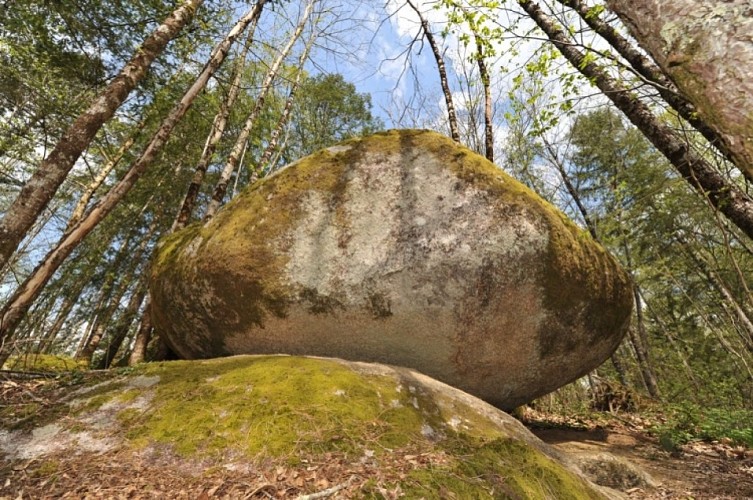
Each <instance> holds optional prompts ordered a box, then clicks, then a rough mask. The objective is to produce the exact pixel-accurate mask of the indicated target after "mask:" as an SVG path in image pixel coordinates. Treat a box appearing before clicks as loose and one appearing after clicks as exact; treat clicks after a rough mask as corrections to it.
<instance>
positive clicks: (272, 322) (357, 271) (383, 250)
mask: <svg viewBox="0 0 753 500" xmlns="http://www.w3.org/2000/svg"><path fill="white" fill-rule="evenodd" d="M151 296H152V301H153V303H152V315H153V322H154V325H155V328H156V329H157V331H158V332H159V334H160V335H161V336H162V337H163V338H164V339H165V340H166V341H167V343H168V344H169V346H170V347H171V348H172V349H173V350H174V351H175V352H176V353H177V354H178V355H179V356H182V357H184V358H187V359H195V358H212V357H218V356H227V355H234V354H251V353H253V354H272V353H285V354H300V355H316V356H330V357H338V358H344V359H349V360H355V361H369V362H381V363H387V364H392V365H398V366H405V367H409V368H413V369H415V370H418V371H420V372H422V373H425V374H426V375H429V376H432V377H434V378H437V379H439V380H441V381H443V382H445V383H448V384H450V385H452V386H455V387H457V388H460V389H462V390H464V391H467V392H469V393H471V394H473V395H475V396H478V397H480V398H482V399H484V400H486V401H487V402H490V403H492V404H494V405H496V406H498V407H500V408H503V409H510V408H513V407H515V406H517V405H520V404H522V403H525V402H527V401H530V400H532V399H534V398H536V397H538V396H541V395H543V394H546V393H548V392H550V391H552V390H554V389H556V388H558V387H560V386H562V385H565V384H567V383H569V382H571V381H573V380H575V379H577V378H578V377H580V376H582V375H584V374H586V373H587V372H589V371H590V370H592V369H593V368H595V367H597V366H599V365H600V364H601V363H602V362H603V361H604V360H605V359H606V358H608V357H609V355H610V354H611V353H612V352H613V351H614V349H615V348H616V347H617V345H618V344H619V342H620V340H621V339H622V337H623V334H624V333H625V330H626V328H627V326H628V322H629V318H630V315H631V307H632V293H631V283H630V280H629V278H628V275H627V274H626V273H625V272H624V271H623V270H622V269H621V268H620V266H619V265H618V264H617V262H616V261H615V260H614V258H612V257H611V256H610V255H609V254H608V253H607V252H606V251H605V250H604V249H603V248H602V247H601V246H599V245H598V244H597V243H595V242H594V241H593V240H592V239H591V238H590V237H589V235H588V233H586V232H584V231H582V230H581V229H579V228H578V227H577V226H576V225H575V224H573V223H572V222H571V221H569V220H568V219H567V218H566V217H565V216H564V215H563V214H562V213H560V212H559V211H558V210H557V209H555V208H554V207H552V206H551V205H549V204H548V203H547V202H545V201H544V200H542V199H541V198H540V197H539V196H537V195H536V194H535V193H533V192H532V191H530V190H529V189H527V188H526V187H524V186H523V185H521V184H520V183H518V182H516V181H515V180H513V179H512V178H511V177H509V176H508V175H506V174H505V173H504V172H503V171H502V170H500V169H499V168H498V167H496V166H495V165H493V164H492V163H490V162H488V161H487V160H486V159H484V158H483V157H481V156H480V155H477V154H476V153H473V152H472V151H470V150H468V149H466V148H464V147H462V146H459V145H458V144H456V143H454V142H452V141H451V140H450V139H448V138H446V137H444V136H441V135H439V134H437V133H434V132H429V131H418V130H400V131H389V132H384V133H380V134H376V135H373V136H370V137H367V138H364V139H356V140H351V141H348V142H344V143H342V144H340V145H337V146H334V147H331V148H328V149H325V150H322V151H319V152H317V153H315V154H313V155H311V156H308V157H306V158H303V159H302V160H299V161H297V162H295V163H293V164H291V165H289V166H288V167H286V168H284V169H282V170H280V171H279V172H277V173H276V174H274V175H272V176H270V177H268V178H266V179H263V180H261V181H259V182H257V183H255V184H253V185H252V186H250V187H249V188H248V189H247V190H246V191H245V192H244V193H243V194H241V195H240V196H238V197H237V198H236V199H234V200H233V201H232V202H231V203H229V204H228V205H227V206H226V207H225V208H224V209H223V210H221V211H220V212H219V213H218V214H217V215H216V216H215V217H214V219H212V220H211V221H210V222H209V223H208V224H207V225H205V226H201V225H193V226H189V227H188V228H186V229H185V230H183V231H180V232H177V233H175V234H173V235H171V236H169V237H168V238H166V239H165V240H164V241H162V243H161V245H160V248H159V250H158V252H157V254H156V257H155V260H154V262H153V267H152V276H151Z"/></svg>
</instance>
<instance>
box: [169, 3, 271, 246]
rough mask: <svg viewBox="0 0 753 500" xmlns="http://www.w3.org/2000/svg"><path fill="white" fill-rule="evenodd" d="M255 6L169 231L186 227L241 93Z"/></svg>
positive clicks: (256, 17) (258, 12)
mask: <svg viewBox="0 0 753 500" xmlns="http://www.w3.org/2000/svg"><path fill="white" fill-rule="evenodd" d="M257 5H258V9H256V10H255V11H254V18H253V19H252V20H251V24H250V26H249V31H248V35H247V37H246V43H245V44H244V45H243V49H242V50H241V52H240V53H239V54H238V57H237V58H236V60H235V65H234V67H233V76H232V82H231V83H230V88H229V89H228V92H227V95H226V96H225V99H224V100H223V101H222V104H221V105H220V110H219V111H218V112H217V114H216V115H215V117H214V121H213V122H212V129H211V131H210V132H209V136H207V141H206V143H205V145H204V150H203V151H202V152H201V158H199V161H198V162H197V164H196V169H195V170H194V174H193V179H191V184H190V185H189V186H188V191H187V192H186V196H185V197H184V198H183V203H182V204H181V206H180V209H179V210H178V215H177V216H176V218H175V221H174V222H173V226H172V229H171V231H177V230H179V229H182V228H184V227H186V225H187V224H188V221H189V220H190V219H191V215H192V214H193V211H194V208H195V206H196V198H197V197H198V196H199V191H200V190H201V185H202V184H203V182H204V176H205V175H206V173H207V168H209V164H210V163H211V161H212V157H213V156H214V152H215V151H216V149H217V144H219V142H220V139H222V136H223V134H224V133H225V127H226V126H227V121H228V118H229V117H230V110H231V109H232V108H233V105H235V101H236V100H237V99H238V95H239V94H240V89H241V79H242V78H243V70H244V68H245V66H246V57H247V56H248V50H249V48H250V47H251V43H252V41H253V38H254V33H255V31H256V25H257V24H258V22H259V17H260V16H261V12H262V10H263V8H264V5H263V4H257Z"/></svg>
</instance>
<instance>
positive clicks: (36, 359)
mask: <svg viewBox="0 0 753 500" xmlns="http://www.w3.org/2000/svg"><path fill="white" fill-rule="evenodd" d="M86 368H87V365H86V361H83V360H75V359H73V358H71V357H69V356H58V355H52V354H27V355H23V356H11V357H10V358H8V360H7V361H6V362H5V365H3V369H5V370H26V371H37V372H69V371H76V370H85V369H86Z"/></svg>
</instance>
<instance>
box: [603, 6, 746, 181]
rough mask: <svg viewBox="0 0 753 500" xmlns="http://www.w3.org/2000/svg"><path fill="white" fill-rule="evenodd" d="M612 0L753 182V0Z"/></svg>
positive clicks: (720, 142)
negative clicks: (752, 39)
mask: <svg viewBox="0 0 753 500" xmlns="http://www.w3.org/2000/svg"><path fill="white" fill-rule="evenodd" d="M607 4H608V5H609V8H610V9H612V11H614V12H615V13H616V14H617V15H618V16H619V17H620V19H621V20H622V21H623V22H624V23H625V25H626V26H627V27H628V29H629V30H630V33H631V34H632V35H633V37H635V39H636V40H637V41H638V42H639V44H640V45H641V47H642V48H644V49H645V50H646V51H647V52H648V53H649V54H650V55H651V57H652V58H653V59H654V60H655V61H656V62H657V64H658V65H659V67H660V68H661V71H662V72H663V73H664V75H666V76H667V77H668V78H669V79H670V80H671V81H672V82H673V83H674V85H675V86H676V87H677V89H679V91H680V92H681V94H682V96H683V97H684V98H685V99H687V100H688V101H689V102H691V103H692V104H693V106H694V107H695V109H696V110H697V112H698V114H699V115H700V117H701V118H702V119H703V121H704V122H705V123H707V124H708V126H710V127H711V128H712V129H713V130H714V131H715V132H716V135H717V137H718V138H719V142H717V143H716V144H715V145H716V146H717V147H719V148H720V149H722V150H723V151H724V152H725V153H728V155H729V157H730V159H731V160H732V162H733V163H734V164H735V165H737V167H738V168H739V169H740V170H741V171H742V173H743V174H745V176H746V177H747V178H748V180H752V181H753V132H752V131H753V113H751V110H753V69H751V68H753V46H751V43H750V33H751V31H752V30H753V18H752V17H751V15H750V2H748V1H746V0H732V1H722V0H715V1H701V0H677V1H672V2H662V1H659V0H638V1H635V0H631V1H627V0H608V1H607ZM732 55H733V56H732ZM731 56H732V57H731Z"/></svg>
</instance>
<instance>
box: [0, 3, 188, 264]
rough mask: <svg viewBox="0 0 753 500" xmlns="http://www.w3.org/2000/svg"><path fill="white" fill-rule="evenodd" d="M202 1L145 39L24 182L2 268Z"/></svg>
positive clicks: (8, 220) (0, 256) (8, 215)
mask: <svg viewBox="0 0 753 500" xmlns="http://www.w3.org/2000/svg"><path fill="white" fill-rule="evenodd" d="M202 1H203V0H188V1H186V2H185V3H182V4H181V5H180V7H178V8H177V9H176V10H175V11H173V12H172V13H171V14H170V15H169V16H168V17H167V18H166V19H165V20H164V21H163V23H162V24H161V25H160V26H159V27H158V28H157V29H156V30H154V32H152V34H151V35H150V36H149V37H148V38H147V39H146V40H144V43H143V44H142V45H141V46H140V47H139V49H138V50H137V51H136V53H135V54H134V55H133V57H132V58H131V60H130V61H128V63H127V64H126V65H125V66H124V67H123V69H122V70H121V71H120V73H119V74H118V76H116V77H115V79H114V80H113V81H112V82H110V84H109V85H108V86H107V87H106V88H105V90H104V91H103V92H102V93H100V94H99V95H98V96H97V98H96V99H94V101H92V103H91V104H90V105H89V107H88V108H87V110H86V111H84V113H82V114H81V115H79V117H78V118H77V119H76V120H75V121H74V122H73V123H72V124H71V125H70V127H68V129H67V130H66V132H65V133H64V134H63V136H62V137H61V138H60V140H59V141H58V143H57V145H56V146H55V148H54V149H53V150H52V151H51V152H50V154H49V155H48V156H47V158H45V159H44V161H43V162H42V163H41V164H40V166H39V168H38V169H37V170H36V171H35V172H34V175H33V176H32V177H31V179H29V181H28V182H27V183H26V184H25V185H24V187H23V188H22V189H21V192H20V193H19V194H18V197H17V198H16V200H15V201H14V202H13V203H12V204H11V206H10V207H9V208H8V210H7V211H6V212H5V214H4V215H3V218H2V220H0V268H2V267H4V266H5V265H6V264H7V262H8V260H9V259H10V257H11V255H12V254H13V252H14V251H15V250H16V249H17V248H18V245H19V243H20V242H21V240H22V239H23V238H24V237H25V236H26V233H27V232H28V230H29V228H31V226H32V225H33V224H34V222H35V221H36V220H37V218H38V217H39V215H40V214H41V213H42V211H43V210H44V209H45V207H46V206H47V205H48V203H49V202H50V200H51V199H52V197H53V196H54V195H55V192H56V191H57V189H58V188H59V187H60V185H61V184H62V183H63V181H64V180H65V178H66V176H67V175H68V173H69V172H70V170H71V168H73V165H74V164H75V163H76V161H77V160H78V159H79V157H80V156H81V153H82V152H83V151H84V149H86V147H87V146H88V145H89V143H90V142H91V141H92V139H93V138H94V136H95V135H96V134H97V132H98V131H99V129H100V127H102V125H103V124H104V123H105V122H106V121H107V120H109V119H110V118H112V116H113V115H114V114H115V111H116V110H117V109H118V108H119V107H120V105H121V104H123V102H124V101H125V99H126V97H128V94H130V93H131V91H132V90H133V89H134V88H135V87H136V85H137V84H138V83H139V81H140V80H141V79H142V78H144V76H145V75H146V72H147V71H148V69H149V66H150V65H151V64H152V62H153V61H154V59H155V58H156V57H157V56H158V55H159V54H160V53H161V52H162V51H163V50H164V49H165V47H166V46H167V44H168V42H170V40H172V39H173V38H174V37H175V36H176V35H177V34H178V33H179V32H180V31H181V30H182V29H183V27H184V26H185V25H186V24H187V23H188V22H189V21H190V20H191V18H192V17H193V14H194V12H195V11H196V9H197V8H198V7H199V6H200V5H201V4H202Z"/></svg>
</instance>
